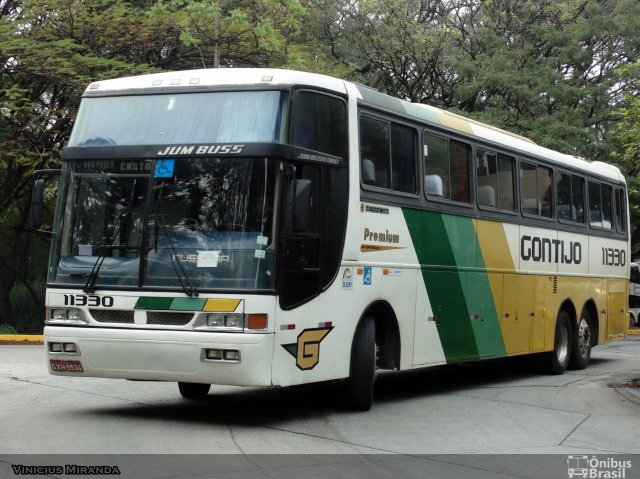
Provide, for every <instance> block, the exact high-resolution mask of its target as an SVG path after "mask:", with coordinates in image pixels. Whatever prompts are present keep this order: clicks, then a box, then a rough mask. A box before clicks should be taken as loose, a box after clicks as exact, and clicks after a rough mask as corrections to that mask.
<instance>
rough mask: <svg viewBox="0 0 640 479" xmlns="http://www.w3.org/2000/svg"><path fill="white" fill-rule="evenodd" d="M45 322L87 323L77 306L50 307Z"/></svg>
mask: <svg viewBox="0 0 640 479" xmlns="http://www.w3.org/2000/svg"><path fill="white" fill-rule="evenodd" d="M46 323H47V324H89V322H88V321H87V318H86V317H85V315H84V312H83V311H82V310H81V309H78V308H50V309H49V314H48V316H47V321H46Z"/></svg>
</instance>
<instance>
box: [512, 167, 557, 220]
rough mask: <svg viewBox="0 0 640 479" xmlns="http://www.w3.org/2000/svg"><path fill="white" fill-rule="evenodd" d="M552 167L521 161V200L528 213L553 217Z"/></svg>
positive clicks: (523, 210)
mask: <svg viewBox="0 0 640 479" xmlns="http://www.w3.org/2000/svg"><path fill="white" fill-rule="evenodd" d="M551 178H552V172H551V168H547V167H544V166H541V165H535V164H533V163H528V162H526V161H522V162H520V201H521V207H522V212H523V213H525V214H528V215H535V216H543V217H545V218H552V217H553V203H552V196H551V191H552V188H551V183H552V182H551Z"/></svg>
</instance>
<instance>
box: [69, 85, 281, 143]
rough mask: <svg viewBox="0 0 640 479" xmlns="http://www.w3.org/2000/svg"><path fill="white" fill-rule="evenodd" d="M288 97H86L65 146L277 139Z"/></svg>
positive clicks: (263, 93)
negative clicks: (67, 143)
mask: <svg viewBox="0 0 640 479" xmlns="http://www.w3.org/2000/svg"><path fill="white" fill-rule="evenodd" d="M286 98H287V95H286V94H284V93H282V92H278V91H243V92H237V91H235V92H209V93H181V94H173V95H171V94H163V95H157V94H155V95H127V96H109V97H89V98H84V99H83V100H82V104H81V106H80V110H79V112H78V118H77V120H76V123H75V125H74V128H73V132H72V134H71V138H70V139H69V145H68V146H72V147H74V146H108V145H168V144H188V143H226V142H234V143H238V142H279V141H281V140H282V136H281V135H282V134H283V133H282V132H283V131H284V128H282V124H283V123H284V120H283V115H284V114H285V113H286V112H285V111H284V110H285V108H283V105H284V104H285V101H286Z"/></svg>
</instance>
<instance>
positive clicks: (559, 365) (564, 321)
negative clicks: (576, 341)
mask: <svg viewBox="0 0 640 479" xmlns="http://www.w3.org/2000/svg"><path fill="white" fill-rule="evenodd" d="M572 345H573V341H572V333H571V319H570V318H569V315H568V314H567V312H566V311H560V313H559V314H558V319H557V321H556V334H555V339H554V342H553V351H549V352H548V353H546V363H547V364H546V370H547V372H548V373H549V374H562V373H564V371H565V370H566V369H567V366H568V365H569V361H570V360H571V346H572Z"/></svg>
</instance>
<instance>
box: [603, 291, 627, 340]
mask: <svg viewBox="0 0 640 479" xmlns="http://www.w3.org/2000/svg"><path fill="white" fill-rule="evenodd" d="M627 291H628V282H627V280H624V279H613V278H609V279H608V280H607V313H608V314H607V339H616V338H623V337H624V336H625V334H626V332H627V325H628V324H629V319H628V318H629V313H628V310H627Z"/></svg>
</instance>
